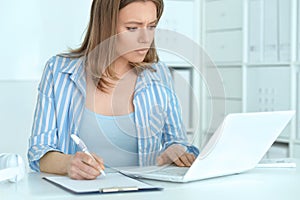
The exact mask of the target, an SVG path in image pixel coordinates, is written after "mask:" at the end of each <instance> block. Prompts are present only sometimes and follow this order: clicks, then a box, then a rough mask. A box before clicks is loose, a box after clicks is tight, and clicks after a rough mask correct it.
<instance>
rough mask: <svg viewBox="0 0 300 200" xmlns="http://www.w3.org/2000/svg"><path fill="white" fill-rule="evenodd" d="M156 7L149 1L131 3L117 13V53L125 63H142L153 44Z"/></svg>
mask: <svg viewBox="0 0 300 200" xmlns="http://www.w3.org/2000/svg"><path fill="white" fill-rule="evenodd" d="M156 12H157V11H156V6H155V4H154V3H153V2H151V1H146V2H133V3H130V4H128V5H127V6H125V7H124V8H122V9H121V10H120V12H119V17H118V24H117V31H118V36H117V53H118V56H120V57H119V58H121V59H123V60H125V61H126V62H132V63H138V62H142V61H143V60H144V58H145V56H146V54H147V52H148V50H149V48H150V46H151V43H152V42H153V38H154V31H155V27H156V23H157V13H156Z"/></svg>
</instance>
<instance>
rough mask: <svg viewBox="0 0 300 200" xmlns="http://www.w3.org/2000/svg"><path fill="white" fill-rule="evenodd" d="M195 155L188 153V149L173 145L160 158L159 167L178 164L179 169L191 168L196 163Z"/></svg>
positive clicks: (158, 159) (158, 160)
mask: <svg viewBox="0 0 300 200" xmlns="http://www.w3.org/2000/svg"><path fill="white" fill-rule="evenodd" d="M195 159H196V158H195V156H194V154H191V153H187V152H186V147H184V146H182V145H179V144H173V145H171V146H169V147H168V148H167V149H166V150H165V151H164V152H163V153H162V154H161V155H160V156H159V157H158V158H157V160H156V161H157V164H158V165H166V164H172V163H174V164H176V165H177V166H179V167H190V166H191V165H192V164H193V162H194V161H195Z"/></svg>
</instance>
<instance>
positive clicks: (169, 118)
mask: <svg viewBox="0 0 300 200" xmlns="http://www.w3.org/2000/svg"><path fill="white" fill-rule="evenodd" d="M164 75H165V81H166V87H167V88H168V89H167V93H168V95H167V96H168V102H167V109H166V114H165V125H164V132H163V149H166V148H168V147H169V146H170V145H172V144H181V145H183V146H185V147H186V148H187V152H188V153H193V154H194V155H195V156H197V155H198V154H199V150H198V148H196V147H195V146H193V145H189V144H188V139H187V133H186V129H185V127H184V124H183V120H182V113H181V106H180V103H179V100H178V97H177V95H176V94H175V91H174V87H173V80H172V76H171V73H170V71H169V70H168V68H167V67H165V70H164Z"/></svg>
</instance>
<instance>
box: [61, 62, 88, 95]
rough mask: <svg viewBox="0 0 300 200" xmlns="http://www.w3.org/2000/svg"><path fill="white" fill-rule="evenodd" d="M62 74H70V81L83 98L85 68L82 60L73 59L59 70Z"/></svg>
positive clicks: (84, 93)
mask: <svg viewBox="0 0 300 200" xmlns="http://www.w3.org/2000/svg"><path fill="white" fill-rule="evenodd" d="M61 72H62V73H67V74H70V79H71V80H72V81H73V82H74V83H75V84H76V86H77V87H78V88H79V90H80V92H81V93H82V94H83V95H84V96H85V95H86V92H85V88H86V79H85V67H84V58H83V57H80V58H75V59H72V58H71V60H70V62H69V63H68V64H67V65H66V66H65V67H64V68H62V70H61Z"/></svg>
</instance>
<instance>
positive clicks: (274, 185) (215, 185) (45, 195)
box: [0, 160, 300, 200]
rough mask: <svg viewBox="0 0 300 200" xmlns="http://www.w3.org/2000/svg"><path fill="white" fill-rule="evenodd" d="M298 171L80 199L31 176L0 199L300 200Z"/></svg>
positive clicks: (261, 171)
mask: <svg viewBox="0 0 300 200" xmlns="http://www.w3.org/2000/svg"><path fill="white" fill-rule="evenodd" d="M296 163H297V167H296V168H255V169H253V170H250V171H248V172H245V173H241V174H236V175H230V176H224V177H219V178H212V179H207V180H201V181H195V182H191V183H169V182H161V181H153V180H143V179H141V180H142V181H145V182H147V183H149V184H153V185H157V186H161V187H163V188H164V190H162V191H149V192H132V193H114V194H85V195H76V194H73V193H71V192H69V191H66V190H64V189H62V188H60V187H58V186H56V185H54V184H52V183H49V182H47V181H45V180H43V179H42V177H43V176H45V175H47V174H43V173H29V174H28V175H27V176H26V177H25V178H24V179H23V180H22V181H20V182H18V183H9V182H1V183H0V199H1V200H2V199H3V200H13V199H26V200H27V199H28V200H29V199H30V200H31V199H100V198H101V199H112V200H113V199H122V200H125V199H130V200H135V199H136V200H153V199H170V200H171V199H172V200H173V199H183V198H184V199H189V200H190V199H205V200H213V199H224V200H227V199H243V200H248V199H249V200H250V199H255V200H257V199H270V200H277V199H278V200H282V199H288V200H294V199H295V200H296V199H297V200H298V199H299V197H300V160H296Z"/></svg>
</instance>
